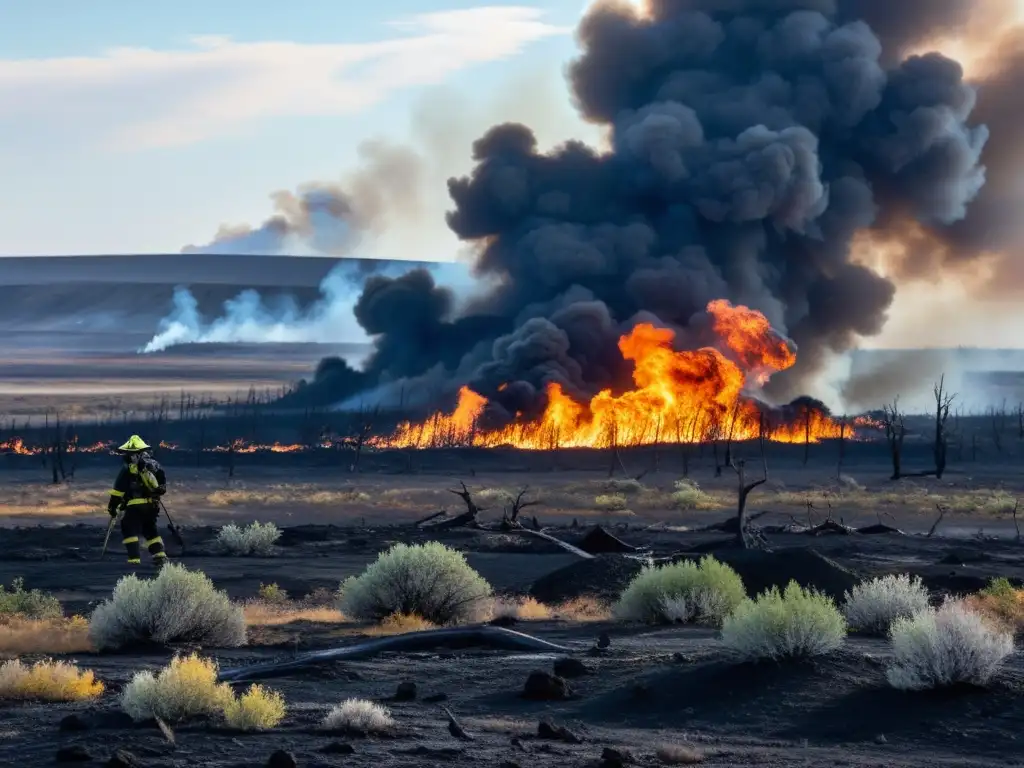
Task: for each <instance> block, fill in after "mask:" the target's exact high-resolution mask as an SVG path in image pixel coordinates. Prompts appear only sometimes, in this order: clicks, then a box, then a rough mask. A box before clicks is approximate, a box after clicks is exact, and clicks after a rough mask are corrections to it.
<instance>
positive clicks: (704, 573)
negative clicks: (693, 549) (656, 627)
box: [612, 556, 747, 625]
mask: <svg viewBox="0 0 1024 768" xmlns="http://www.w3.org/2000/svg"><path fill="white" fill-rule="evenodd" d="M746 596H747V592H746V589H745V588H744V587H743V580H742V579H741V578H740V577H739V574H737V573H736V571H734V570H733V569H732V568H730V567H729V566H727V565H724V564H723V563H720V562H718V561H717V560H715V559H714V558H713V557H710V556H709V557H705V558H703V559H702V560H701V561H700V563H699V564H698V563H694V562H691V561H688V560H684V561H682V562H678V563H671V564H669V565H662V566H657V567H654V568H645V569H644V570H642V571H641V572H640V573H638V574H637V575H636V576H635V577H634V578H633V580H632V581H631V582H630V583H629V585H628V586H627V587H626V589H625V590H623V592H622V595H621V596H620V597H619V599H618V602H616V603H615V605H614V606H613V607H612V613H613V614H614V615H615V616H616V617H617V618H620V619H624V620H627V621H645V622H651V623H664V622H674V621H682V622H691V621H695V622H702V623H707V624H714V625H718V624H721V622H722V620H723V619H724V618H725V617H726V616H727V615H728V614H729V613H730V612H731V611H732V610H733V609H734V608H735V607H736V606H737V605H739V604H740V603H741V602H742V601H743V600H744V598H746Z"/></svg>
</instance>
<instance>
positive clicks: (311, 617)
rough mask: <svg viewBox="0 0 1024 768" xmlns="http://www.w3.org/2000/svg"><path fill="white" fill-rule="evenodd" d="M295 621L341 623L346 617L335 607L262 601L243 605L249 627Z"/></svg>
mask: <svg viewBox="0 0 1024 768" xmlns="http://www.w3.org/2000/svg"><path fill="white" fill-rule="evenodd" d="M296 621H310V622H314V623H316V624H341V623H343V622H345V621H348V619H346V618H345V614H343V613H342V612H341V611H339V610H338V609H337V608H303V607H301V606H294V607H293V606H280V605H273V604H264V603H249V604H247V605H246V606H245V623H246V625H247V626H250V627H278V626H281V625H282V624H292V623H293V622H296Z"/></svg>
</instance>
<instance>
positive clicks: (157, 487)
mask: <svg viewBox="0 0 1024 768" xmlns="http://www.w3.org/2000/svg"><path fill="white" fill-rule="evenodd" d="M117 451H118V453H120V454H121V456H122V457H123V458H124V466H122V467H121V471H120V472H118V474H117V479H116V480H115V481H114V487H113V488H112V489H111V491H110V501H109V502H108V504H107V512H108V513H109V514H110V516H111V517H117V515H118V513H119V512H121V511H123V512H124V515H123V517H122V518H121V534H122V536H124V546H125V549H127V550H128V563H129V565H140V564H141V563H142V547H141V546H140V543H139V537H140V536H141V537H143V539H144V540H145V542H146V549H148V550H149V554H150V556H151V557H152V558H153V565H155V566H156V568H157V570H159V569H160V568H161V567H163V565H164V563H166V562H167V553H166V552H165V551H164V540H163V539H162V538H161V537H160V532H159V530H158V529H157V519H158V518H159V517H160V497H161V496H163V495H164V493H166V492H167V477H166V476H165V475H164V470H163V468H162V467H161V466H160V465H159V464H158V463H157V461H156V460H155V459H154V458H153V456H152V455H151V454H150V453H149V446H148V445H147V444H146V441H145V440H143V439H142V438H141V437H139V436H138V435H132V436H131V437H129V438H128V442H126V443H125V444H124V445H122V446H120V447H119V448H118V449H117Z"/></svg>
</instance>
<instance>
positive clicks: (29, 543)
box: [0, 526, 1024, 768]
mask: <svg viewBox="0 0 1024 768" xmlns="http://www.w3.org/2000/svg"><path fill="white" fill-rule="evenodd" d="M103 532H104V531H103V529H102V528H99V527H96V526H92V527H89V526H67V527H51V528H32V529H15V530H5V531H3V532H2V536H0V582H3V583H4V584H9V583H10V581H11V579H12V578H14V577H17V576H22V577H24V578H25V581H26V586H28V587H29V588H33V587H35V588H40V589H46V590H50V591H54V592H56V593H57V594H58V596H59V597H61V599H62V600H64V601H65V604H66V607H67V608H68V610H69V611H75V612H82V613H87V612H88V611H89V610H90V604H91V603H94V602H95V601H97V600H99V599H102V598H103V597H106V596H107V595H109V593H110V591H111V589H112V588H113V586H114V584H115V583H116V581H117V579H118V577H119V576H120V575H121V574H123V573H124V572H125V565H124V564H123V562H122V553H121V552H120V551H114V552H113V553H111V554H108V556H107V558H106V559H105V560H103V561H99V560H98V559H97V557H98V555H99V548H100V545H101V544H102V540H103ZM552 532H553V533H556V534H557V533H558V532H557V531H552ZM184 533H185V535H186V538H187V541H188V543H189V551H190V553H192V554H190V555H188V556H187V557H185V558H184V562H185V563H186V564H187V565H189V566H190V567H195V568H199V569H202V570H204V571H205V572H206V573H207V574H208V575H209V576H210V577H211V578H212V579H213V580H214V582H215V583H216V584H218V586H220V587H221V588H223V589H225V590H227V591H228V593H229V594H231V595H232V596H233V597H235V598H249V597H252V596H253V595H254V594H255V593H256V590H257V589H258V587H259V584H260V583H269V582H276V583H278V584H279V585H280V586H281V587H283V588H285V589H287V590H289V591H290V592H291V593H292V594H293V595H296V596H300V595H302V594H304V593H306V592H310V591H312V590H314V589H317V588H327V589H334V588H336V587H337V584H338V583H339V582H340V581H341V580H342V579H343V578H345V577H346V576H349V575H351V574H354V573H358V572H359V571H360V570H361V569H362V568H364V567H365V565H366V564H367V563H369V562H370V561H372V560H373V559H374V558H375V557H376V555H377V553H378V552H380V551H381V550H383V549H386V548H387V547H388V546H390V544H392V543H394V542H396V541H423V540H426V539H427V538H435V536H431V535H430V534H428V533H423V532H414V531H411V530H410V529H409V528H400V527H388V528H383V527H381V528H376V529H373V530H366V529H345V528H336V527H332V526H317V527H315V528H313V527H306V528H302V529H286V530H285V535H284V536H283V537H282V540H281V544H282V546H280V547H279V549H278V551H277V552H276V553H275V554H274V556H272V557H266V558H230V557H223V556H220V555H217V554H215V552H216V549H215V547H213V545H212V537H213V531H212V529H186V530H185V531H184ZM561 533H562V535H565V536H566V537H568V536H569V535H570V533H571V532H570V531H568V530H566V531H562V532H561ZM616 536H619V537H621V539H622V540H623V541H624V542H625V543H626V544H628V545H630V546H636V547H643V548H649V549H650V550H651V551H652V552H653V555H654V557H656V558H667V557H671V556H679V555H680V553H699V552H700V551H701V549H702V547H704V546H705V545H706V544H708V542H710V541H713V540H714V538H715V537H714V536H711V535H708V534H687V533H678V532H657V531H643V532H639V531H628V530H627V531H621V532H620V531H616ZM717 537H718V538H719V539H720V538H721V534H717ZM436 538H440V539H441V540H443V541H445V542H446V543H448V544H450V545H451V546H455V547H458V548H460V549H463V550H464V551H466V553H467V559H468V560H469V562H470V563H471V564H472V565H473V567H475V568H477V569H478V570H479V571H480V572H481V573H482V574H483V575H484V576H485V577H486V578H487V579H488V580H489V581H491V583H492V584H494V586H495V587H496V588H497V589H500V590H503V591H508V592H518V593H527V592H529V593H530V594H533V595H534V596H536V597H537V598H538V599H540V600H542V601H544V602H548V603H558V602H562V601H564V600H567V599H571V598H573V597H578V596H581V595H597V596H600V597H604V598H613V597H615V596H616V595H617V592H618V590H619V589H621V587H622V586H623V585H624V584H625V583H626V582H628V579H629V578H630V576H631V575H633V574H635V573H636V572H637V571H638V570H639V569H640V567H642V564H641V563H640V562H639V561H637V560H632V559H628V558H626V557H624V556H622V555H600V556H598V557H597V558H595V559H594V560H588V561H583V560H579V559H577V558H576V557H575V556H573V555H568V554H565V553H561V554H552V553H551V550H550V548H549V547H548V545H546V544H544V543H543V542H537V543H536V544H534V543H530V541H529V540H527V539H526V537H517V536H516V535H515V534H512V535H509V534H488V533H485V532H479V531H476V532H467V531H461V532H451V533H447V534H440V535H438V536H436ZM769 538H770V542H771V544H772V546H773V547H774V548H775V549H776V552H775V554H771V555H768V554H764V553H747V552H737V551H734V550H721V549H719V550H716V552H715V554H716V556H717V557H719V558H720V559H722V560H724V561H726V562H729V563H730V564H732V565H733V566H734V567H735V568H737V570H739V571H740V572H741V575H742V576H743V578H744V580H745V582H746V583H747V585H748V588H750V589H752V590H759V589H762V588H764V587H766V586H770V585H772V584H779V585H780V586H783V585H784V584H785V582H786V581H788V580H789V579H796V580H797V581H801V582H802V583H805V584H806V585H808V586H815V587H816V588H818V589H822V590H824V591H827V592H829V593H830V594H837V593H840V594H841V593H842V592H843V591H845V590H846V589H848V587H849V586H850V585H851V584H852V583H853V582H854V581H855V579H856V578H857V575H858V574H862V575H876V574H880V573H887V572H901V571H902V572H905V571H910V572H917V573H921V574H922V575H926V576H927V578H928V581H929V583H930V584H932V585H933V586H935V587H936V588H937V589H953V591H956V589H958V588H959V586H960V585H963V584H974V583H981V584H984V582H985V581H986V580H987V579H988V578H990V577H991V576H999V575H1005V576H1008V577H1010V578H1013V579H1018V580H1019V579H1020V578H1021V577H1022V576H1024V547H1021V546H1020V545H1018V544H1014V543H1013V542H1007V541H1002V542H996V541H991V542H989V541H986V542H976V543H972V544H970V545H967V546H966V547H965V545H963V544H962V543H961V544H959V545H956V544H954V543H952V542H950V541H944V540H942V539H939V538H938V537H935V538H932V539H925V538H924V537H910V536H888V535H880V536H834V537H820V538H811V537H801V536H795V535H790V536H786V535H780V536H771V537H769ZM811 548H813V550H812V549H811ZM951 552H952V553H953V554H951ZM177 554H178V553H177V551H176V550H175V549H174V548H173V547H172V555H174V556H177ZM694 556H696V555H694ZM147 567H148V566H147ZM974 580H980V581H978V582H975V581H974ZM513 628H514V629H516V630H518V631H523V632H527V633H529V634H533V635H535V636H537V637H539V638H542V639H544V640H548V641H550V642H553V643H557V644H559V645H564V646H567V647H569V648H570V649H571V652H570V653H569V654H568V656H569V657H570V658H573V659H576V660H577V661H579V662H582V663H583V665H585V668H586V669H585V670H584V672H582V673H580V674H575V676H572V677H571V679H569V678H567V680H568V692H567V695H566V697H565V698H560V699H557V700H546V701H534V700H530V699H528V698H524V697H523V696H522V693H523V689H524V684H525V683H526V681H527V679H528V678H529V676H530V674H531V673H532V672H545V673H550V674H554V673H555V671H556V669H555V665H556V662H557V663H558V671H559V672H560V673H562V674H566V675H567V674H568V673H567V672H566V670H567V669H569V668H570V667H569V666H568V665H567V663H566V662H565V661H564V659H563V657H564V656H565V654H551V655H548V654H523V653H510V652H508V651H496V650H489V649H486V648H447V649H446V648H437V649H433V650H427V651H417V652H415V653H412V652H409V653H390V654H386V655H382V656H380V657H377V658H375V659H370V660H365V661H352V662H344V663H342V662H332V663H329V664H325V665H323V666H320V667H316V668H312V669H306V670H302V671H300V672H295V673H294V674H291V675H288V676H286V677H280V678H275V679H273V680H269V681H268V682H267V685H269V686H270V687H272V688H274V689H277V690H279V691H281V693H282V694H283V695H284V696H285V697H286V700H287V701H288V703H289V706H290V710H289V714H288V716H287V718H286V720H285V722H284V723H283V724H282V726H281V727H280V728H278V729H276V730H275V731H273V732H270V733H266V734H239V733H231V732H227V731H225V730H223V729H221V728H218V727H217V725H216V724H215V723H207V722H194V723H186V724H181V725H178V726H175V727H174V743H173V744H172V743H170V742H168V741H167V739H166V738H165V736H164V735H162V734H161V732H160V730H158V729H157V728H155V727H146V726H133V725H132V724H130V723H129V722H126V720H125V718H124V717H123V716H122V715H120V714H119V713H118V704H117V696H116V692H117V691H118V690H119V688H120V687H121V686H122V685H124V684H125V683H126V682H127V681H128V680H129V679H130V678H131V676H132V674H133V673H135V672H137V671H140V670H143V669H156V668H159V667H160V666H162V665H163V664H165V663H166V662H167V660H168V659H169V658H170V655H171V653H172V651H171V650H164V651H160V652H155V653H148V654H135V655H130V654H119V655H101V654H78V655H76V656H75V659H76V660H77V661H78V663H80V664H81V665H82V666H85V667H88V668H91V669H93V670H95V672H96V674H97V675H98V677H99V678H100V679H101V680H103V681H104V682H105V683H106V684H107V686H108V693H107V694H105V695H104V696H103V697H102V698H101V699H99V700H98V701H97V702H93V703H83V704H58V705H53V704H47V705H44V704H6V705H3V706H0V719H2V728H0V765H51V764H54V760H55V757H56V755H57V753H58V750H62V756H63V757H64V758H65V759H68V760H82V759H83V757H84V756H88V757H91V758H92V761H91V764H95V765H103V764H108V763H107V761H108V760H110V759H111V758H112V756H114V755H115V753H116V752H117V751H118V750H121V754H120V756H119V757H118V758H117V759H118V760H120V762H119V763H109V764H115V765H116V764H132V763H131V762H130V761H131V760H132V759H133V758H132V757H131V756H130V755H127V754H125V753H132V754H133V755H134V760H135V761H136V763H135V764H138V765H143V766H159V767H166V768H170V767H171V766H193V765H195V766H200V765H201V766H211V767H213V768H226V767H228V766H263V765H267V764H268V760H269V759H270V757H271V755H273V754H275V753H279V754H277V756H276V757H275V758H274V759H275V763H274V764H280V765H286V764H290V763H288V759H289V757H287V756H286V755H284V754H281V753H288V755H290V759H293V760H294V761H295V764H297V765H300V766H313V765H321V766H366V767H369V766H438V765H453V766H460V765H461V766H474V768H475V767H476V766H481V767H484V766H486V767H490V766H494V767H497V766H502V765H504V766H507V767H508V768H511V766H513V765H519V766H523V767H524V768H525V767H526V766H530V768H545V767H547V766H551V768H565V767H568V766H587V765H593V766H599V765H602V764H604V765H608V764H609V763H608V762H607V761H605V762H604V763H602V760H601V756H602V753H603V751H604V750H605V749H606V748H611V749H615V750H619V751H624V752H629V753H630V754H632V755H633V756H634V758H635V760H636V764H638V765H649V766H653V765H658V764H659V763H658V761H657V759H656V757H655V754H654V752H655V749H656V747H657V746H658V745H659V744H689V745H690V746H691V747H694V748H696V749H698V750H700V751H701V752H702V753H703V754H704V756H705V760H704V764H705V765H709V766H833V765H844V766H851V767H852V768H867V766H892V767H893V768H901V767H904V766H906V767H909V766H915V767H921V768H924V767H925V766H927V768H937V766H997V765H1005V766H1011V765H1018V766H1019V765H1024V746H1022V741H1021V739H1022V738H1024V737H1022V734H1024V660H1022V658H1021V655H1020V654H1017V655H1015V656H1013V657H1011V659H1010V660H1009V661H1008V662H1007V663H1006V664H1005V665H1004V667H1003V669H1002V670H1001V671H1000V672H999V674H998V675H997V677H996V679H995V680H994V681H993V683H992V685H991V686H990V688H989V690H986V691H976V690H957V691H948V692H944V693H928V694H910V693H901V692H898V691H895V690H893V689H892V688H891V687H889V686H888V684H887V683H886V680H885V668H886V665H887V664H888V655H889V649H888V644H887V642H886V641H885V640H874V639H863V638H856V637H851V638H850V639H849V640H848V641H847V643H846V645H845V646H844V648H843V649H842V650H840V651H839V652H836V653H834V654H831V655H829V656H826V657H822V658H819V659H816V660H811V661H806V662H801V663H790V664H774V663H773V664H759V665H747V664H736V663H734V662H733V661H732V660H731V659H729V658H728V657H727V656H726V655H725V654H724V652H723V650H722V648H721V647H720V645H719V641H718V639H717V633H716V632H715V631H714V630H709V629H697V628H684V627H673V628H660V629H655V628H649V627H637V626H628V625H623V624H617V623H614V622H594V623H575V622H567V621H543V622H519V623H518V624H516V625H515V626H514V627H513ZM602 633H607V635H608V637H609V640H610V643H609V644H608V647H607V648H606V649H603V650H596V649H595V648H594V646H595V641H596V640H597V639H598V637H599V636H600V635H601V634H602ZM250 637H251V644H250V645H249V646H248V647H245V648H240V649H232V650H224V651H216V650H209V651H207V652H208V653H210V654H212V655H214V656H216V658H217V660H218V662H219V663H220V665H221V666H222V667H223V668H230V667H234V666H240V665H248V664H253V663H257V662H266V661H272V660H275V659H287V658H291V657H292V656H293V655H294V653H295V652H296V650H298V651H300V652H301V651H307V650H317V649H323V648H329V647H334V646H337V645H340V644H347V643H353V642H358V641H359V640H360V639H361V637H362V635H361V630H360V628H359V627H353V626H345V625H326V624H315V623H310V622H303V623H300V624H294V625H287V626H283V627H268V628H263V629H259V630H253V631H252V632H251V635H250ZM573 667H574V668H577V671H578V665H573ZM402 683H415V698H410V696H409V695H408V692H409V691H410V690H411V687H410V686H408V685H406V686H404V687H403V690H404V691H405V693H404V694H403V695H402V696H400V697H399V699H402V700H395V698H394V697H395V694H396V692H397V691H398V690H399V687H400V685H401V684H402ZM352 696H355V697H362V698H369V699H374V700H379V701H381V702H382V703H385V704H386V705H387V706H389V707H390V708H391V709H392V712H393V714H394V717H395V720H396V722H397V730H396V732H395V733H394V734H392V735H390V736H389V737H387V738H383V737H355V736H345V735H338V734H326V733H320V732H318V731H317V730H316V726H317V723H318V722H319V721H320V719H321V718H322V717H323V715H324V714H325V712H326V711H327V710H328V709H329V708H330V707H331V706H332V705H334V704H337V703H339V702H340V701H341V700H343V699H345V698H348V697H352ZM442 706H444V707H447V708H448V709H449V710H450V711H451V712H452V713H453V714H454V715H455V716H456V717H457V718H458V719H459V721H460V724H461V726H462V727H463V728H464V730H465V731H466V732H467V733H468V734H469V735H470V737H471V740H463V739H460V738H457V737H456V736H453V735H452V734H451V732H450V731H449V728H448V721H447V718H446V716H445V714H444V712H443V711H442V709H441V707H442ZM69 716H74V717H72V718H71V719H66V718H68V717H69ZM62 721H63V722H64V727H63V728H62V727H61V723H62ZM541 721H544V722H546V723H547V724H548V726H550V727H547V726H545V727H544V728H543V733H544V734H545V736H547V737H548V738H544V739H542V738H539V737H538V736H537V733H538V728H539V727H540V723H541ZM561 729H565V730H564V731H563V730H561ZM569 735H571V738H570V737H569ZM576 742H579V743H576Z"/></svg>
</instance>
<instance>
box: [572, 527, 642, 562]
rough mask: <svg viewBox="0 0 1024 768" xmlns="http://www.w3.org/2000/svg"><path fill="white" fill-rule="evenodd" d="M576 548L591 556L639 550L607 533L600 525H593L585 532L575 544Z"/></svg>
mask: <svg viewBox="0 0 1024 768" xmlns="http://www.w3.org/2000/svg"><path fill="white" fill-rule="evenodd" d="M576 546H577V547H579V548H580V549H582V550H583V551H584V552H589V553H590V554H592V555H607V554H613V553H619V554H622V553H626V552H636V551H637V550H638V549H639V547H634V546H631V545H629V544H627V543H626V542H624V541H623V540H622V539H620V538H619V537H617V536H613V535H612V534H610V533H608V531H606V530H605V529H604V528H602V527H601V526H600V525H595V526H594V527H593V528H591V529H590V530H589V531H587V534H586V535H585V536H584V537H583V538H582V539H580V540H579V541H578V542H577V543H576Z"/></svg>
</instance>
